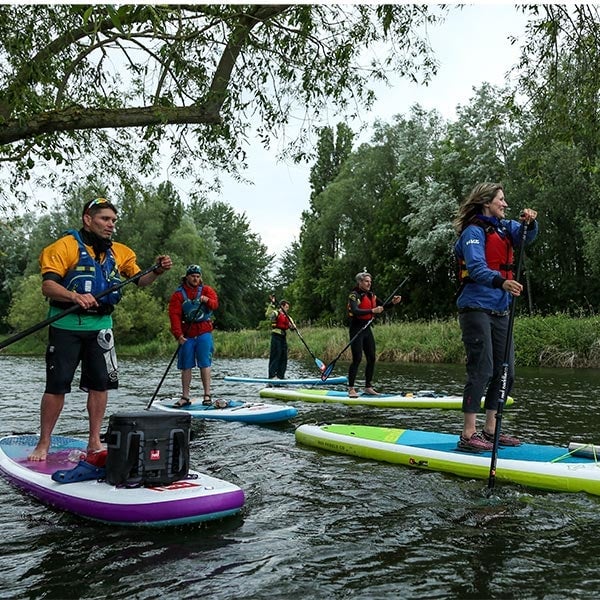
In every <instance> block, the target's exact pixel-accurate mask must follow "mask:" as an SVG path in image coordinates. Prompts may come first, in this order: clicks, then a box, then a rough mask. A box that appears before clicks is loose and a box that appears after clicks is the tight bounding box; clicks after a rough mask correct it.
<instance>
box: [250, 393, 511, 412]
mask: <svg viewBox="0 0 600 600" xmlns="http://www.w3.org/2000/svg"><path fill="white" fill-rule="evenodd" d="M259 395H260V397H261V398H276V399H277V400H303V401H305V402H337V403H340V404H357V405H364V406H377V407H380V408H462V396H446V395H444V394H436V393H435V392H431V391H426V390H423V391H420V392H414V393H407V394H379V395H378V396H369V395H367V394H360V395H359V397H358V398H350V397H349V396H348V392H346V391H344V392H341V391H338V390H319V389H293V390H283V389H278V388H277V389H274V388H264V389H262V390H260V392H259ZM512 403H513V399H512V398H511V397H510V396H509V397H508V398H507V400H506V404H507V405H508V404H512ZM481 405H482V406H483V400H482V401H481Z"/></svg>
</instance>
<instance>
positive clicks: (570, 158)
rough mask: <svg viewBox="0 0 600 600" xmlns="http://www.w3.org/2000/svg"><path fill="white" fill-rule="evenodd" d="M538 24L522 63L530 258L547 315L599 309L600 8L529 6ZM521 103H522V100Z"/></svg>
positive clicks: (517, 184)
mask: <svg viewBox="0 0 600 600" xmlns="http://www.w3.org/2000/svg"><path fill="white" fill-rule="evenodd" d="M524 10H528V11H529V12H530V13H531V15H532V19H531V21H530V22H529V24H528V40H527V43H526V44H525V45H524V47H523V53H522V57H521V61H520V63H519V65H518V74H519V79H518V85H517V87H516V88H515V98H519V97H524V98H525V101H524V102H522V103H521V107H520V108H521V113H522V116H521V122H522V124H523V125H522V131H521V139H522V144H521V146H520V148H519V151H518V153H517V154H516V158H515V160H516V161H517V164H516V168H515V169H514V188H515V192H516V196H517V198H519V202H520V206H533V207H535V208H536V209H537V210H538V211H539V214H540V217H539V220H540V223H541V225H542V230H541V233H540V239H539V241H538V242H536V244H535V246H534V247H533V248H532V251H531V253H530V254H531V256H530V257H529V261H528V264H529V272H530V278H531V280H532V282H533V284H534V287H535V292H536V297H535V302H536V304H537V306H538V308H540V309H541V310H543V311H553V310H574V311H579V310H580V309H581V308H582V307H587V306H590V305H591V306H592V307H593V308H594V310H595V309H596V308H597V306H598V304H599V303H600V284H599V282H598V279H597V277H594V276H592V275H594V273H597V272H598V271H599V269H600V266H599V264H600V259H599V258H598V254H597V253H596V252H595V248H596V247H597V240H596V239H595V237H596V235H597V234H596V233H595V232H596V231H597V225H598V223H599V222H600V176H599V169H598V165H599V164H600V141H599V140H600V111H599V108H598V94H599V93H600V9H599V7H598V6H595V5H590V4H585V5H548V4H545V5H541V6H529V7H527V8H525V9H524ZM515 102H516V100H515Z"/></svg>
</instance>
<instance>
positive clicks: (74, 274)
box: [53, 229, 123, 312]
mask: <svg viewBox="0 0 600 600" xmlns="http://www.w3.org/2000/svg"><path fill="white" fill-rule="evenodd" d="M65 233H66V234H70V235H72V236H73V237H74V238H75V240H76V241H77V245H78V246H79V261H78V263H77V264H76V265H75V267H74V268H73V269H71V270H70V271H68V272H67V274H66V275H65V276H64V278H63V280H62V282H61V283H62V285H63V286H64V287H66V288H67V289H68V290H69V291H71V292H76V293H78V294H92V295H93V296H97V295H98V294H100V293H102V292H104V291H106V290H108V289H109V288H111V287H113V286H115V285H118V284H120V283H121V277H120V275H119V270H118V269H117V263H116V261H115V257H114V256H113V254H112V252H111V251H110V248H108V249H107V250H106V253H105V257H104V261H103V262H102V263H100V262H98V261H97V260H94V258H92V256H90V253H89V252H88V251H87V249H86V247H85V244H84V243H83V240H82V239H81V235H80V234H79V231H76V230H75V229H69V230H67V231H66V232H65ZM122 296H123V292H122V289H121V288H119V289H117V290H114V291H112V292H110V293H109V294H105V295H104V296H102V298H99V299H98V303H99V304H100V305H105V309H110V310H104V311H103V310H100V311H98V310H96V309H91V310H90V311H86V312H111V311H112V307H113V306H114V305H115V304H117V303H118V302H119V300H121V297H122ZM53 304H55V305H61V306H62V305H63V304H64V303H61V302H59V303H53Z"/></svg>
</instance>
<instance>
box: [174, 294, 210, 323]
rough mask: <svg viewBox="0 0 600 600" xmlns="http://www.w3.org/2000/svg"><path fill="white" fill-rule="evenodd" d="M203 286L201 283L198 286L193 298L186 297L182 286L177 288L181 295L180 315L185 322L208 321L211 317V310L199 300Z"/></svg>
mask: <svg viewBox="0 0 600 600" xmlns="http://www.w3.org/2000/svg"><path fill="white" fill-rule="evenodd" d="M203 288H204V286H203V285H200V286H198V291H197V292H196V297H195V298H194V299H190V298H189V297H188V295H187V292H186V291H185V288H184V287H183V286H179V287H178V288H177V289H178V290H179V291H180V292H181V295H182V296H183V303H182V305H181V311H182V314H181V317H182V319H183V321H184V322H185V323H200V322H201V321H208V320H209V319H210V318H211V317H212V311H211V310H209V308H208V306H206V304H205V303H204V302H200V296H202V289H203Z"/></svg>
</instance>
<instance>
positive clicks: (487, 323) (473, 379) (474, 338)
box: [458, 311, 515, 413]
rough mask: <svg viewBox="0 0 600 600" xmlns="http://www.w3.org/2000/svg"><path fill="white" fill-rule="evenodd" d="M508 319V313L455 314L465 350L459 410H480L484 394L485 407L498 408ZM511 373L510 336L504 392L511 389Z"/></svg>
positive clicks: (512, 348) (512, 367)
mask: <svg viewBox="0 0 600 600" xmlns="http://www.w3.org/2000/svg"><path fill="white" fill-rule="evenodd" d="M508 321H509V317H508V316H495V315H490V314H488V313H486V312H483V311H471V312H465V313H461V314H459V315H458V322H459V324H460V329H461V331H462V341H463V343H464V345H465V350H466V353H467V383H466V384H465V389H464V392H463V404H462V411H463V412H465V413H477V412H479V411H480V408H481V406H480V403H481V398H482V396H483V395H484V394H485V409H486V410H496V409H497V408H498V403H499V399H500V389H501V377H502V365H503V363H504V354H505V351H506V336H507V333H508ZM514 377H515V354H514V343H513V340H512V338H511V341H510V349H509V353H508V380H507V389H506V394H507V395H508V394H509V393H510V390H511V389H512V386H513V382H514Z"/></svg>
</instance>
